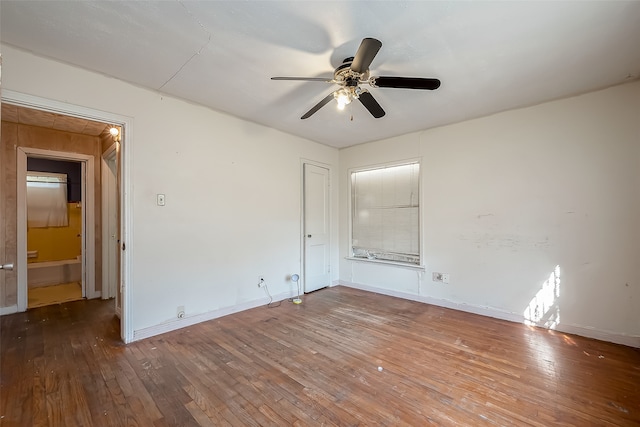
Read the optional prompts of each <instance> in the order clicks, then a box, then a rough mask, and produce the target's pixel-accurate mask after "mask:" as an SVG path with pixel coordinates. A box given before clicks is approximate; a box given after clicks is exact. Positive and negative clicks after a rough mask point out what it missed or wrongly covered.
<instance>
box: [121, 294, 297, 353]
mask: <svg viewBox="0 0 640 427" xmlns="http://www.w3.org/2000/svg"><path fill="white" fill-rule="evenodd" d="M294 296H295V295H294V294H293V293H290V292H283V293H281V294H278V295H274V296H273V302H277V301H282V300H285V299H287V298H293V297H294ZM268 303H269V298H267V297H264V298H260V299H257V300H253V301H247V302H245V303H242V304H238V305H234V306H231V307H224V308H220V309H218V310H213V311H208V312H206V313H201V314H196V315H193V316H185V317H183V318H182V319H175V320H172V321H170V322H167V323H162V324H160V325H155V326H149V327H148V328H142V329H138V330H135V331H133V339H132V340H131V342H133V341H139V340H143V339H145V338H150V337H153V336H156V335H160V334H164V333H167V332H171V331H175V330H177V329H182V328H186V327H188V326H192V325H195V324H196V323H202V322H206V321H208V320H213V319H217V318H219V317H223V316H227V315H229V314H233V313H238V312H240V311H244V310H249V309H251V308H256V307H260V306H262V305H267V304H268Z"/></svg>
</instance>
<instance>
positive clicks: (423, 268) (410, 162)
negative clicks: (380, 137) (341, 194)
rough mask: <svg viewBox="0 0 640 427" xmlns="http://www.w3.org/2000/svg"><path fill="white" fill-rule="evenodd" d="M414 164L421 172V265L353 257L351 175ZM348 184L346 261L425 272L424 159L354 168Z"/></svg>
mask: <svg viewBox="0 0 640 427" xmlns="http://www.w3.org/2000/svg"><path fill="white" fill-rule="evenodd" d="M412 163H418V165H419V172H418V194H419V205H418V251H419V253H418V257H419V263H418V264H413V263H408V262H401V261H391V260H382V259H369V258H361V257H354V256H353V197H352V191H353V189H352V180H351V174H352V173H353V172H362V171H368V170H375V169H382V168H386V167H392V166H402V165H408V164H412ZM347 183H348V189H347V194H348V202H349V203H348V206H349V208H348V209H349V212H348V217H349V218H348V220H349V227H348V229H349V242H348V245H349V256H346V257H345V258H344V259H346V260H348V261H356V262H365V263H372V264H380V265H389V266H394V267H404V268H408V269H414V270H422V271H424V270H425V269H426V266H425V265H424V257H423V247H422V233H423V231H422V230H423V221H422V206H423V202H424V198H423V197H422V196H423V191H422V159H421V158H411V159H404V160H398V161H393V162H387V163H379V164H374V165H366V166H357V167H353V168H349V169H348V170H347Z"/></svg>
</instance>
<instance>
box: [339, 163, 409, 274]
mask: <svg viewBox="0 0 640 427" xmlns="http://www.w3.org/2000/svg"><path fill="white" fill-rule="evenodd" d="M419 182H420V164H419V163H418V162H412V163H406V164H400V165H397V164H396V165H390V166H384V167H378V168H371V169H364V170H357V171H352V172H351V255H352V256H353V257H354V258H363V259H369V260H383V261H394V262H400V263H406V264H415V265H419V264H420V203H419V194H420V192H419Z"/></svg>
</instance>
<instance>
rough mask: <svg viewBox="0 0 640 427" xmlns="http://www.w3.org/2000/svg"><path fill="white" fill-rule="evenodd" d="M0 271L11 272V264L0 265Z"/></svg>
mask: <svg viewBox="0 0 640 427" xmlns="http://www.w3.org/2000/svg"><path fill="white" fill-rule="evenodd" d="M0 270H13V264H0Z"/></svg>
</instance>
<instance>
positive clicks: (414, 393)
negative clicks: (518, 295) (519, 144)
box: [0, 287, 640, 427]
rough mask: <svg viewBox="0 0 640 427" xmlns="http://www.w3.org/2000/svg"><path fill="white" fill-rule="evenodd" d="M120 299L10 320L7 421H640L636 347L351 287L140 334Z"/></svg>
mask: <svg viewBox="0 0 640 427" xmlns="http://www.w3.org/2000/svg"><path fill="white" fill-rule="evenodd" d="M112 307H113V302H112V301H100V300H91V301H75V302H71V303H66V304H60V305H53V306H47V307H41V308H36V309H33V310H29V311H27V312H26V313H18V314H13V315H9V316H3V317H2V318H1V319H0V328H1V329H0V332H1V334H2V337H1V340H2V341H1V345H2V347H1V356H2V359H1V362H2V364H1V367H0V374H1V377H0V380H1V382H0V417H2V418H1V419H0V424H1V425H2V426H7V427H9V426H158V427H159V426H288V425H292V426H356V425H361V426H424V425H439V426H552V425H562V426H637V425H639V424H640V351H639V350H638V349H633V348H629V347H625V346H620V345H615V344H610V343H605V342H600V341H596V340H590V339H585V338H581V337H577V336H570V335H566V334H561V333H556V332H550V331H545V330H540V329H534V328H529V327H527V326H524V325H520V324H515V323H509V322H505V321H501V320H496V319H491V318H486V317H482V316H477V315H472V314H468V313H463V312H458V311H454V310H447V309H444V308H440V307H435V306H430V305H426V304H421V303H417V302H412V301H405V300H401V299H397V298H392V297H387V296H383V295H377V294H372V293H368V292H363V291H359V290H355V289H349V288H345V287H335V288H330V289H325V290H321V291H318V292H315V293H313V294H310V295H306V296H304V302H303V304H302V305H294V304H291V303H289V302H287V301H284V302H283V303H282V305H281V306H280V307H276V308H267V307H260V308H256V309H253V310H248V311H245V312H241V313H236V314H233V315H230V316H226V317H223V318H220V319H217V320H212V321H209V322H206V323H202V324H199V325H195V326H191V327H188V328H185V329H181V330H179V331H174V332H171V333H168V334H164V335H161V336H158V337H154V338H150V339H146V340H143V341H140V342H136V343H132V344H129V345H124V344H122V343H121V342H120V341H119V324H118V320H117V318H115V316H114V315H113V308H112ZM379 367H380V368H382V369H381V370H379Z"/></svg>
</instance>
